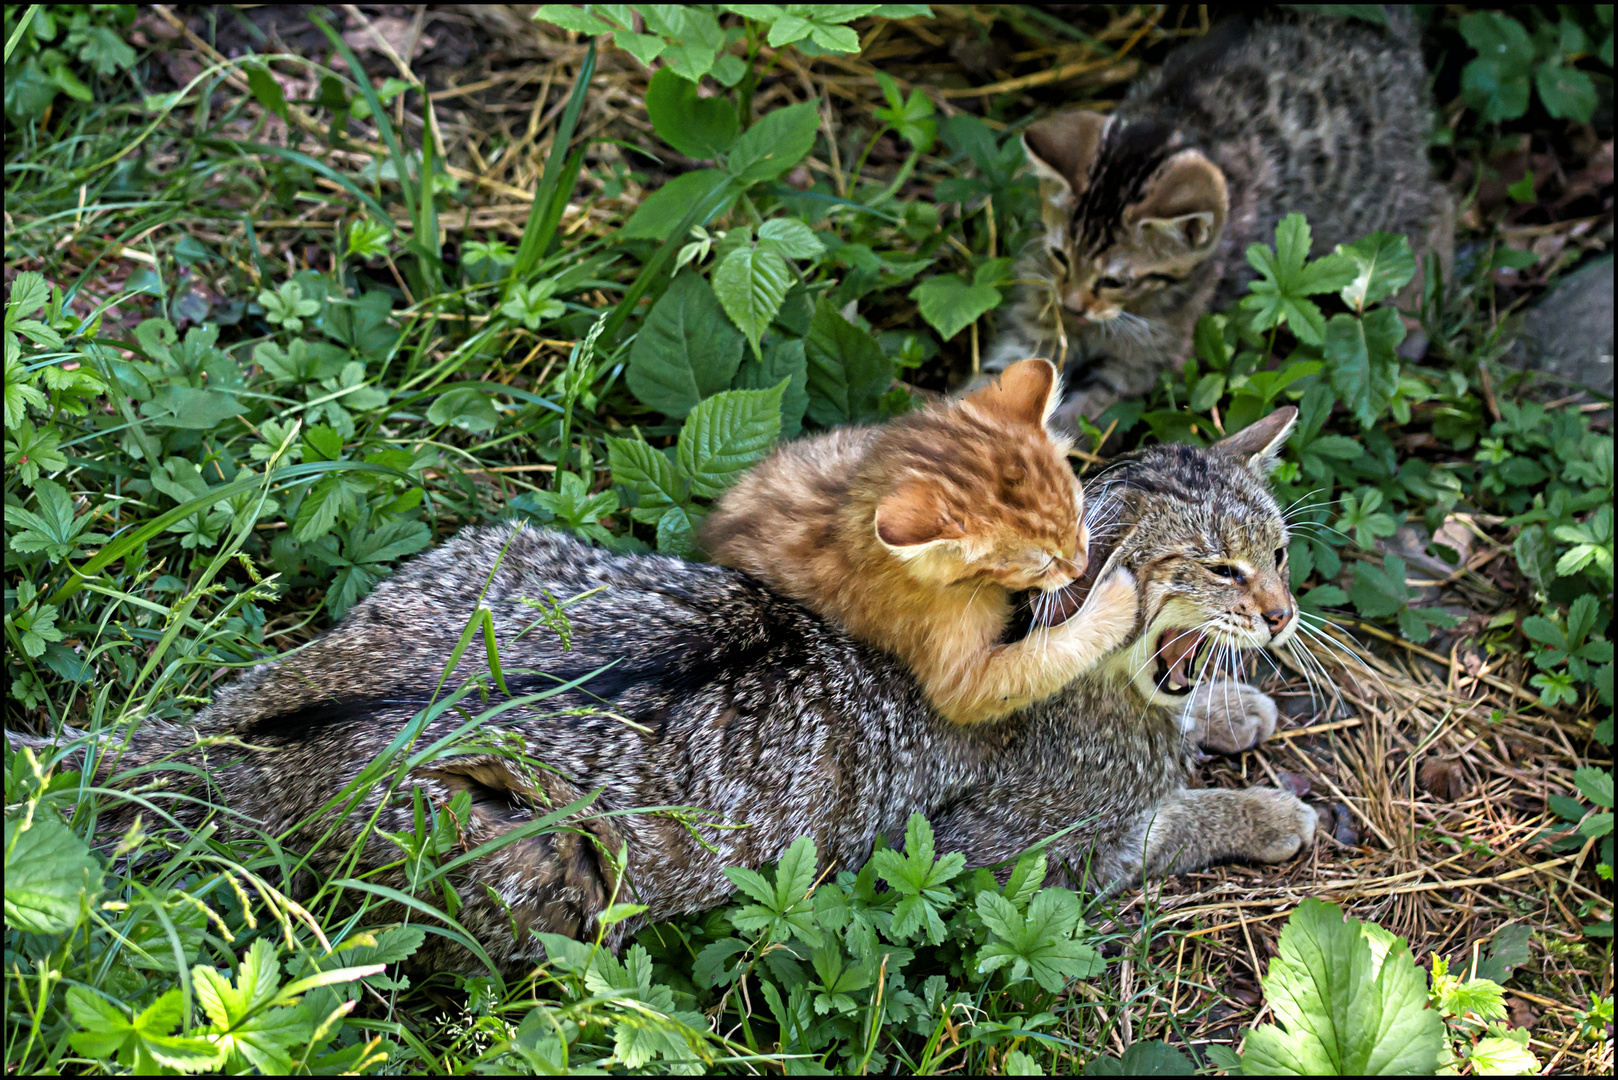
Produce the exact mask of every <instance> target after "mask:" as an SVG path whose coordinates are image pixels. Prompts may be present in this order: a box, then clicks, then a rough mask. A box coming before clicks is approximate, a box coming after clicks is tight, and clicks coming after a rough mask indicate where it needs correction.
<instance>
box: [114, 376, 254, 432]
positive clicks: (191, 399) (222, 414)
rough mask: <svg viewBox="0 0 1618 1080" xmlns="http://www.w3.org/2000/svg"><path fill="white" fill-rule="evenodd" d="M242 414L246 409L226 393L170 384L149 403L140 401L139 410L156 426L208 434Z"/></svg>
mask: <svg viewBox="0 0 1618 1080" xmlns="http://www.w3.org/2000/svg"><path fill="white" fill-rule="evenodd" d="M246 411H247V406H245V405H243V404H242V403H241V402H239V401H237V400H236V399H235V398H234V397H232V396H231V395H229V394H224V393H220V392H219V391H217V390H198V389H197V388H196V387H192V386H175V385H173V384H170V385H168V386H165V387H164V388H163V389H162V391H161V392H159V393H158V395H157V396H156V397H154V398H153V399H152V400H151V401H146V402H142V403H141V407H140V412H141V415H142V416H144V417H146V419H148V420H150V421H151V422H152V423H154V424H156V425H157V426H158V427H168V428H186V429H189V430H192V431H212V430H213V429H215V428H217V427H218V426H219V425H220V424H222V423H224V422H225V421H226V420H229V419H230V418H231V417H233V416H239V415H241V414H242V413H244V412H246Z"/></svg>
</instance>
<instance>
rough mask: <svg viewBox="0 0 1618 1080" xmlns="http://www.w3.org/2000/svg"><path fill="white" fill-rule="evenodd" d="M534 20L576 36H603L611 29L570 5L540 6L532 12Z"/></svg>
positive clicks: (587, 13)
mask: <svg viewBox="0 0 1618 1080" xmlns="http://www.w3.org/2000/svg"><path fill="white" fill-rule="evenodd" d="M534 18H535V19H536V20H539V21H541V22H548V23H552V24H554V25H556V26H560V27H561V28H562V29H563V30H572V31H573V32H575V33H578V34H605V33H607V32H608V31H610V30H611V29H612V27H611V26H608V25H607V24H606V23H604V22H602V21H601V20H600V19H598V18H596V17H595V16H594V15H591V14H590V13H589V12H587V11H585V10H583V9H582V8H578V7H575V6H574V5H572V4H541V5H540V6H539V10H538V11H535V12H534Z"/></svg>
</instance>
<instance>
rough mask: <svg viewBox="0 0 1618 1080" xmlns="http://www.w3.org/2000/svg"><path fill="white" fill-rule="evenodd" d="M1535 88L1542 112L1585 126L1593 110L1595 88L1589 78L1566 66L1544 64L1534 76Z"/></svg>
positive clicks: (1594, 106)
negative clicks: (1542, 105) (1543, 107)
mask: <svg viewBox="0 0 1618 1080" xmlns="http://www.w3.org/2000/svg"><path fill="white" fill-rule="evenodd" d="M1534 86H1535V87H1537V88H1538V90H1539V100H1540V101H1542V102H1544V103H1545V111H1546V112H1548V113H1550V114H1551V115H1552V116H1554V117H1556V118H1557V119H1558V120H1572V121H1574V122H1575V123H1579V124H1587V123H1589V122H1590V117H1591V116H1592V115H1593V114H1594V113H1595V110H1596V87H1595V83H1594V82H1592V81H1591V79H1590V76H1589V75H1587V74H1585V73H1584V72H1582V71H1580V70H1579V69H1578V68H1576V67H1569V66H1568V65H1566V64H1559V63H1550V62H1547V63H1544V64H1541V65H1540V66H1539V70H1538V71H1537V72H1535V73H1534Z"/></svg>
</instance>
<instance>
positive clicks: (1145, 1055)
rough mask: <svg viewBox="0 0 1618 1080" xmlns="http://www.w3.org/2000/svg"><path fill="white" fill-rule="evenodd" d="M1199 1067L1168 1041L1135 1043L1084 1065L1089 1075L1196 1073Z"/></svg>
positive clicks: (1207, 1047) (1185, 1074) (1210, 1047)
mask: <svg viewBox="0 0 1618 1080" xmlns="http://www.w3.org/2000/svg"><path fill="white" fill-rule="evenodd" d="M1203 1049H1204V1050H1205V1051H1206V1050H1210V1049H1213V1047H1212V1046H1205V1047H1203ZM1221 1049H1223V1047H1221ZM1196 1071H1197V1070H1196V1067H1195V1066H1194V1065H1192V1064H1191V1059H1190V1058H1188V1057H1186V1056H1185V1053H1184V1052H1183V1051H1181V1050H1180V1049H1179V1048H1178V1047H1174V1046H1171V1045H1169V1044H1168V1043H1166V1042H1138V1043H1131V1044H1130V1045H1129V1046H1128V1047H1127V1048H1126V1049H1125V1050H1124V1053H1123V1057H1121V1058H1114V1057H1098V1058H1094V1059H1092V1060H1091V1061H1090V1063H1089V1064H1088V1065H1086V1066H1085V1067H1084V1075H1085V1076H1194V1075H1196Z"/></svg>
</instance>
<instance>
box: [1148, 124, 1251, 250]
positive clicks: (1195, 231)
mask: <svg viewBox="0 0 1618 1080" xmlns="http://www.w3.org/2000/svg"><path fill="white" fill-rule="evenodd" d="M1229 211H1230V192H1229V189H1228V188H1227V187H1226V185H1225V174H1224V172H1223V171H1221V170H1220V168H1219V166H1217V165H1215V164H1214V163H1213V162H1211V161H1209V160H1208V159H1207V158H1206V157H1205V156H1203V154H1202V152H1201V151H1200V150H1181V151H1180V152H1179V153H1178V154H1175V155H1174V156H1172V157H1170V158H1169V159H1168V160H1167V161H1165V162H1163V164H1161V165H1159V166H1158V167H1157V171H1156V172H1154V173H1153V174H1152V176H1151V179H1149V180H1148V181H1147V182H1146V188H1145V191H1144V192H1143V193H1142V196H1141V200H1140V202H1138V203H1136V204H1135V205H1133V206H1131V207H1130V208H1129V210H1128V211H1127V212H1126V214H1125V217H1126V219H1127V220H1129V221H1131V222H1132V223H1133V224H1134V226H1135V232H1136V235H1137V236H1138V237H1139V239H1140V242H1141V244H1142V245H1143V246H1145V247H1146V248H1148V249H1150V250H1152V251H1153V252H1155V253H1156V254H1158V255H1159V256H1161V257H1162V258H1165V259H1176V258H1185V257H1188V256H1189V257H1192V258H1196V259H1201V258H1204V257H1206V256H1207V255H1208V253H1209V252H1211V251H1212V250H1213V248H1214V245H1215V244H1217V243H1218V242H1219V237H1220V234H1221V233H1223V232H1224V230H1225V216H1226V214H1228V213H1229Z"/></svg>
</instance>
